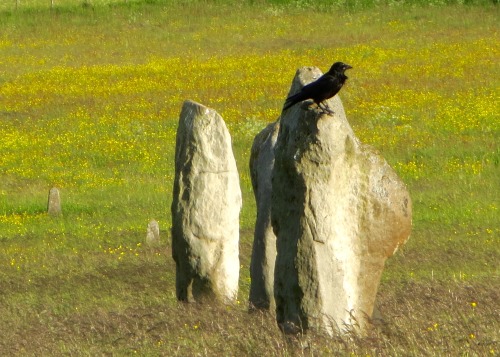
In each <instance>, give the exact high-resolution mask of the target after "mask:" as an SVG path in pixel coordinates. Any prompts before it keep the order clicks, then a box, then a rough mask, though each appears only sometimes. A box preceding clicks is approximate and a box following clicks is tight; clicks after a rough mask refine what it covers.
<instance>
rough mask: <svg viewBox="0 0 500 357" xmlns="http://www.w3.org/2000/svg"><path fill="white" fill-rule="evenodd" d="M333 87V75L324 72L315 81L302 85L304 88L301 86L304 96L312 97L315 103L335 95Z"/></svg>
mask: <svg viewBox="0 0 500 357" xmlns="http://www.w3.org/2000/svg"><path fill="white" fill-rule="evenodd" d="M335 88H336V81H335V77H333V76H331V75H328V74H325V75H323V76H321V77H320V78H319V79H318V80H317V81H315V82H312V83H309V84H308V85H306V86H304V88H302V92H304V94H305V95H306V98H312V99H314V101H315V102H316V103H320V102H322V101H323V100H325V99H328V98H330V97H332V96H333V95H335V93H336V92H337V91H336V90H335Z"/></svg>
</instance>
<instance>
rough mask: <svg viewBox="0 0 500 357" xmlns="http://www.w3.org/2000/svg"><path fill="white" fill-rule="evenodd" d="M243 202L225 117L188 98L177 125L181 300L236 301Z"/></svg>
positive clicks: (175, 241) (176, 244)
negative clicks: (215, 299) (213, 299)
mask: <svg viewBox="0 0 500 357" xmlns="http://www.w3.org/2000/svg"><path fill="white" fill-rule="evenodd" d="M241 203H242V202H241V190H240V185H239V177H238V172H237V168H236V162H235V159H234V156H233V152H232V147H231V137H230V135H229V132H228V130H227V127H226V125H225V123H224V120H223V119H222V118H221V116H220V115H219V114H218V113H217V112H216V111H215V110H213V109H210V108H207V107H205V106H203V105H201V104H198V103H195V102H192V101H186V102H184V105H183V107H182V111H181V114H180V119H179V127H178V129H177V142H176V147H175V180H174V189H173V202H172V207H171V209H172V256H173V258H174V260H175V263H176V292H177V298H178V299H179V300H182V301H192V300H202V299H204V298H209V299H212V298H213V297H216V298H218V299H219V300H222V301H224V302H227V303H229V302H233V301H235V300H236V295H237V292H238V278H239V268H240V265H239V264H240V263H239V256H238V242H239V212H240V209H241Z"/></svg>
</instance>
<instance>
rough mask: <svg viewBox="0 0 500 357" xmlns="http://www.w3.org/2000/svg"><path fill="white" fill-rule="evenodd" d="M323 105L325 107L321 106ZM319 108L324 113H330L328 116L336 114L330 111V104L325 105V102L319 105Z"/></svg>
mask: <svg viewBox="0 0 500 357" xmlns="http://www.w3.org/2000/svg"><path fill="white" fill-rule="evenodd" d="M321 104H323V106H321ZM318 106H319V107H320V108H321V110H322V111H323V112H324V113H328V114H332V115H333V114H335V113H334V111H333V110H331V109H330V107H329V106H328V104H324V103H323V102H321V103H319V104H318Z"/></svg>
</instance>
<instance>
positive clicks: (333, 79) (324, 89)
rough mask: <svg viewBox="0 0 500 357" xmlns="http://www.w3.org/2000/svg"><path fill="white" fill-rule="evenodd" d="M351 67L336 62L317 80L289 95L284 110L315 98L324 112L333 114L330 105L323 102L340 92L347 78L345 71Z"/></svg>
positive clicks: (315, 101)
mask: <svg viewBox="0 0 500 357" xmlns="http://www.w3.org/2000/svg"><path fill="white" fill-rule="evenodd" d="M349 68H352V67H351V66H349V65H348V64H345V63H342V62H335V63H334V64H333V65H332V67H331V68H330V70H329V71H328V72H326V73H325V74H323V75H322V76H321V77H319V78H318V79H317V80H316V81H314V82H311V83H309V84H308V85H305V86H304V87H302V89H301V90H300V92H298V93H297V94H294V95H291V96H290V97H288V98H287V99H286V101H285V105H284V107H283V110H285V109H288V108H290V107H291V106H292V105H294V104H297V103H298V102H301V101H303V100H306V99H312V100H314V103H316V104H317V105H318V107H319V108H320V109H321V110H323V112H328V113H330V114H333V111H332V110H331V109H330V108H329V107H328V105H326V104H323V106H321V104H322V103H323V101H325V100H327V99H330V98H331V97H333V96H334V95H335V94H337V93H338V92H339V90H340V89H341V88H342V86H343V85H344V83H345V81H346V79H347V76H346V75H345V73H344V72H345V71H346V70H348V69H349Z"/></svg>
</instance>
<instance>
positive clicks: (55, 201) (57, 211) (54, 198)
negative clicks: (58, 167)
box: [47, 187, 62, 217]
mask: <svg viewBox="0 0 500 357" xmlns="http://www.w3.org/2000/svg"><path fill="white" fill-rule="evenodd" d="M47 213H48V214H49V215H50V216H53V217H57V216H60V215H62V209H61V196H60V194H59V190H58V189H57V188H55V187H53V188H51V189H50V191H49V200H48V204H47Z"/></svg>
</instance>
